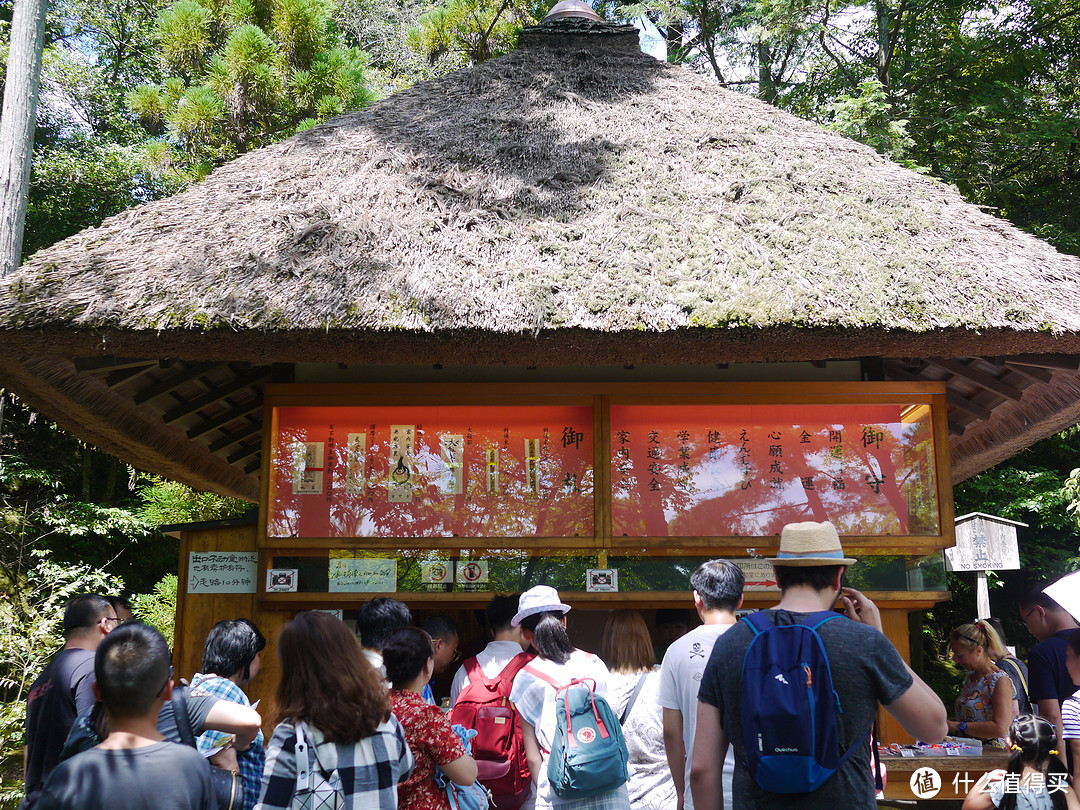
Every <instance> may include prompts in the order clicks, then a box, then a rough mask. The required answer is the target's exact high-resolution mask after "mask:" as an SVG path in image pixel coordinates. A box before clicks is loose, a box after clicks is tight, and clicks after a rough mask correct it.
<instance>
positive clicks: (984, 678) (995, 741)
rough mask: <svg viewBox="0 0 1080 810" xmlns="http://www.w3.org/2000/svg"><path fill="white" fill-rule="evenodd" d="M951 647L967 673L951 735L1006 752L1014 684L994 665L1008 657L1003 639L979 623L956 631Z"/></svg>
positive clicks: (987, 624) (985, 625)
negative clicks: (976, 741)
mask: <svg viewBox="0 0 1080 810" xmlns="http://www.w3.org/2000/svg"><path fill="white" fill-rule="evenodd" d="M949 646H950V648H951V649H952V654H953V658H954V659H955V660H956V663H957V664H959V665H960V666H962V667H963V668H964V669H966V670H967V676H966V677H965V678H964V684H963V686H962V687H961V689H960V697H958V698H957V699H956V719H955V720H950V721H949V733H950V734H959V735H961V736H965V737H975V738H976V739H980V740H983V741H984V742H986V743H989V744H991V745H993V746H995V747H997V748H1007V747H1008V741H1007V739H1006V736H1007V735H1008V733H1009V724H1010V723H1012V721H1013V705H1014V703H1013V683H1012V680H1011V679H1010V678H1009V676H1008V675H1006V674H1005V672H1004V671H1003V670H1002V669H1000V668H999V667H998V665H997V664H996V663H995V661H996V659H998V658H1002V657H1004V656H1005V655H1006V651H1005V647H1004V645H1003V644H1002V643H1001V638H1000V637H999V636H998V634H997V632H995V630H994V628H993V627H992V626H991V625H990V624H989V622H986V621H983V620H982V619H980V620H979V621H977V622H975V623H974V624H962V625H960V626H959V627H957V628H956V629H955V630H953V631H952V633H951V634H950V635H949Z"/></svg>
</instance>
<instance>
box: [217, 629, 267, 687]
mask: <svg viewBox="0 0 1080 810" xmlns="http://www.w3.org/2000/svg"><path fill="white" fill-rule="evenodd" d="M265 647H266V639H265V638H263V634H262V633H260V632H259V628H258V627H256V626H255V625H254V624H253V623H252V622H251V621H249V620H248V619H225V620H224V621H220V622H218V623H217V624H215V625H214V626H213V627H211V628H210V632H209V633H208V634H207V636H206V646H205V647H203V659H202V668H203V672H206V673H213V674H214V675H220V676H221V677H223V678H231V677H232V676H233V675H235V674H236V673H237V672H241V670H242V672H241V675H240V677H241V680H245V681H246V680H248V679H249V678H250V677H251V675H250V672H249V668H250V667H251V662H252V661H254V660H255V656H256V655H258V654H259V653H260V652H262V651H263V649H265Z"/></svg>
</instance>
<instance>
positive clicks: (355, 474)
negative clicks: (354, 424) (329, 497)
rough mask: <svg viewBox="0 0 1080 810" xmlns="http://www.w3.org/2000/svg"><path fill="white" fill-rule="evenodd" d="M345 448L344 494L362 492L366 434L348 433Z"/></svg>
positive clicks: (360, 493)
mask: <svg viewBox="0 0 1080 810" xmlns="http://www.w3.org/2000/svg"><path fill="white" fill-rule="evenodd" d="M348 441H349V443H348V445H347V446H346V450H345V494H346V495H363V494H364V457H365V455H366V453H367V434H366V433H350V434H348Z"/></svg>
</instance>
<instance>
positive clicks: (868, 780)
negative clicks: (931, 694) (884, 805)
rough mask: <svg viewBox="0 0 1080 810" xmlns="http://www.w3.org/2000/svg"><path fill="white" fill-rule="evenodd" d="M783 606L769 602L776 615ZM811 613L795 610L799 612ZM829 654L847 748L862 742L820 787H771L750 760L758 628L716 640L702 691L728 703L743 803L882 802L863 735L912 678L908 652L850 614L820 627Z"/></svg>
mask: <svg viewBox="0 0 1080 810" xmlns="http://www.w3.org/2000/svg"><path fill="white" fill-rule="evenodd" d="M778 612H784V613H786V612H787V611H776V610H767V611H765V613H766V614H767V615H769V616H770V618H771V619H772V621H773V622H775V621H776V618H775V616H776V614H777V613H778ZM807 615H808V614H806V613H791V616H792V617H793V618H794V619H795V620H802V619H804V618H805V617H806V616H807ZM818 632H819V634H820V635H821V639H822V642H823V643H824V644H825V651H826V652H827V653H828V655H829V664H830V668H831V670H832V678H833V688H834V690H835V691H836V693H837V695H839V696H840V707H841V709H842V710H843V711H842V713H841V714H840V715H839V716H838V718H837V720H838V723H839V728H840V744H841V747H842V748H843V750H845V751H846V750H847V749H848V748H849V747H851V745H853V744H858V748H857V749H856V750H855V752H854V753H853V754H852V755H851V757H850V759H848V761H847V762H845V763H844V765H843V766H842V767H841V768H840V770H839V771H838V772H837V773H836V774H835V775H834V776H833V777H832V778H831V779H830V780H829V781H828V782H826V783H825V784H824V785H822V786H821V787H820V788H818V789H817V790H815V791H814V792H813V793H797V794H790V793H785V794H781V793H768V792H766V791H764V790H762V789H761V788H760V787H759V786H758V784H757V783H756V782H754V780H753V778H752V777H751V776H750V771H749V769H748V768H747V767H746V765H745V762H746V747H745V746H744V745H743V735H742V709H741V703H740V696H741V681H742V665H743V658H744V656H745V655H746V649H747V647H749V646H750V640H751V638H752V637H753V632H752V631H751V629H750V628H749V627H748V626H747V624H746V623H745V622H739V623H738V624H737V625H736V626H735V627H733V628H732V629H731V630H729V631H728V632H726V633H724V635H722V636H720V638H719V639H718V640H717V642H716V646H715V647H713V651H712V655H711V657H710V658H709V663H708V664H707V665H706V667H705V675H704V677H703V678H702V680H701V691H700V692H699V694H698V699H699V700H701V701H704V702H705V703H709V704H711V705H713V706H716V707H717V708H718V709H719V710H720V722H721V725H722V727H723V729H724V732H725V734H727V737H728V740H729V741H730V742H731V743H732V744H733V745H734V747H735V763H736V765H735V787H734V794H735V795H734V799H735V800H734V806H735V810H751V808H753V810H810V808H813V810H819V808H820V810H833V809H834V808H837V807H843V808H845V810H855V809H856V808H862V809H863V810H876V808H877V802H876V801H875V799H874V778H873V772H872V771H871V769H870V744H869V742H860V740H862V739H863V738H864V737H866V734H867V732H868V731H869V730H870V726H871V724H872V723H873V722H874V715H875V714H876V712H877V707H878V704H879V703H880V704H882V705H884V706H888V705H889V704H890V703H892V702H893V701H895V700H896V699H897V698H898V697H900V696H901V695H903V694H904V692H906V691H907V690H908V688H909V687H910V686H911V684H912V678H911V675H910V674H909V673H908V671H907V669H905V667H904V661H903V659H902V658H901V657H900V653H898V652H897V651H896V648H895V647H894V646H893V645H892V643H891V642H890V641H889V640H888V639H887V638H885V636H884V635H882V634H881V633H880V632H878V631H877V630H875V629H873V628H872V627H867V626H866V625H864V624H859V623H858V622H853V621H851V620H849V619H848V618H846V617H841V618H839V619H833V620H832V621H829V622H828V623H826V624H824V625H823V626H822V627H821V629H820V630H819V631H818Z"/></svg>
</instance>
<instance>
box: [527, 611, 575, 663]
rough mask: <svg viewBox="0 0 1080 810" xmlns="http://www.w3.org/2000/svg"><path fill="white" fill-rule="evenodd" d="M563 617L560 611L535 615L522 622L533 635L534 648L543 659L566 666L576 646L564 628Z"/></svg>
mask: <svg viewBox="0 0 1080 810" xmlns="http://www.w3.org/2000/svg"><path fill="white" fill-rule="evenodd" d="M563 615H564V614H562V613H559V612H558V611H550V612H548V613H534V614H533V615H532V616H526V617H525V618H524V619H522V620H521V626H522V627H524V628H525V629H526V630H528V631H530V632H531V633H532V634H533V646H534V647H536V649H537V651H538V652H539V653H540V656H541V657H542V658H546V659H547V660H548V661H554V662H555V663H556V664H565V663H566V662H567V661H569V660H570V653H572V652H573V651H574V645H573V644H571V643H570V637H569V636H568V635H566V628H565V627H563Z"/></svg>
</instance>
